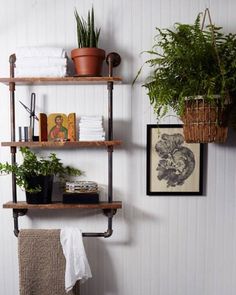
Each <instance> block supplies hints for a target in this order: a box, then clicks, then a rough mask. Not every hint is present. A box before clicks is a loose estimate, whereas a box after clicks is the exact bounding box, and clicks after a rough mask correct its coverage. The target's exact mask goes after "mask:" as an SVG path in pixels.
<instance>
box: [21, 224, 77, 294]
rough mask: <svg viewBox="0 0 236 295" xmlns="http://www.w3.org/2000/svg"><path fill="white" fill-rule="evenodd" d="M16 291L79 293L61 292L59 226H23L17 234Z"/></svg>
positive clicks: (63, 262)
mask: <svg viewBox="0 0 236 295" xmlns="http://www.w3.org/2000/svg"><path fill="white" fill-rule="evenodd" d="M18 257H19V274H20V295H32V294H33V295H42V294H43V295H79V284H78V283H77V284H76V285H75V287H74V288H73V290H71V291H70V292H68V293H66V292H65V265H66V261H65V257H64V255H63V252H62V247H61V243H60V230H45V229H25V230H21V231H20V233H19V236H18Z"/></svg>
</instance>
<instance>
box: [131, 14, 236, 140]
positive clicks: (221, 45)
mask: <svg viewBox="0 0 236 295" xmlns="http://www.w3.org/2000/svg"><path fill="white" fill-rule="evenodd" d="M207 12H208V13H209V11H208V10H206V12H205V13H207ZM209 17H210V15H209ZM221 29H222V28H220V27H216V26H214V25H212V24H211V25H209V26H207V27H206V28H205V29H202V26H201V21H200V14H199V15H198V16H197V18H196V21H195V23H194V24H192V25H191V24H181V23H177V24H175V27H174V29H173V30H171V29H159V28H157V32H158V34H157V36H156V37H155V44H154V46H153V48H152V50H151V51H147V53H149V54H150V55H151V58H150V59H149V60H147V61H146V63H145V64H147V65H148V66H150V69H151V73H150V75H149V76H148V77H147V79H146V81H145V83H144V84H143V86H144V87H145V88H146V89H147V94H148V96H149V98H150V103H151V104H152V106H153V108H154V112H155V113H156V115H157V119H158V120H159V119H160V118H161V117H163V116H165V115H166V114H167V112H168V110H169V109H171V108H172V109H173V110H174V111H175V112H176V114H177V115H178V116H180V117H181V118H182V119H183V121H184V123H185V121H186V120H187V119H189V120H190V121H192V120H193V119H194V118H197V117H196V116H197V114H198V113H200V116H201V118H202V117H204V116H205V117H206V119H207V120H208V121H211V123H212V126H213V125H214V129H215V125H216V124H217V125H218V126H222V128H225V126H224V125H225V114H223V111H224V110H226V109H227V106H228V104H229V102H230V100H232V97H233V95H232V94H233V93H234V92H235V91H236V35H235V34H228V35H224V34H223V33H222V31H221ZM139 74H140V72H139V73H138V75H139ZM138 75H137V76H138ZM136 78H137V77H136ZM195 105H196V108H195V109H194V113H191V114H190V116H189V118H187V117H186V112H187V111H188V112H189V113H190V109H191V108H192V107H193V106H195ZM213 107H216V108H217V109H221V111H220V113H222V114H223V115H222V116H219V114H217V113H209V114H206V113H204V114H201V113H202V112H203V110H204V109H207V108H210V109H212V108H213ZM197 120H198V122H199V118H197ZM201 120H202V119H201ZM201 120H200V121H201ZM213 121H214V122H215V124H213V123H214V122H213ZM187 124H188V122H187ZM203 125H204V123H203V124H202V126H203ZM185 127H186V126H185ZM191 128H193V126H191ZM196 128H197V129H199V125H197V124H196ZM193 129H194V128H193ZM193 131H194V132H195V131H196V130H195V129H194V130H193ZM188 132H190V130H188ZM202 132H203V133H202V139H201V138H197V139H195V138H194V139H193V140H192V139H189V140H188V141H192V142H200V141H201V142H210V141H217V136H218V135H219V134H218V135H217V132H218V131H216V132H215V134H213V136H212V137H211V138H206V137H207V136H206V135H204V133H205V131H202ZM220 132H221V131H220ZM190 133H191V132H190ZM192 133H193V132H192ZM219 136H220V135H219ZM224 137H225V136H224ZM218 139H219V141H221V140H220V138H218ZM224 139H225V138H224Z"/></svg>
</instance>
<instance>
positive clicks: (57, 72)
mask: <svg viewBox="0 0 236 295" xmlns="http://www.w3.org/2000/svg"><path fill="white" fill-rule="evenodd" d="M15 76H16V77H65V76H66V67H64V66H52V67H17V68H16V70H15Z"/></svg>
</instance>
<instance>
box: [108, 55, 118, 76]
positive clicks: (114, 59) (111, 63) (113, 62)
mask: <svg viewBox="0 0 236 295" xmlns="http://www.w3.org/2000/svg"><path fill="white" fill-rule="evenodd" d="M106 63H107V64H108V75H109V77H112V76H113V68H114V67H117V66H118V65H119V64H120V63H121V57H120V55H119V54H118V53H116V52H111V53H109V54H108V55H107V57H106Z"/></svg>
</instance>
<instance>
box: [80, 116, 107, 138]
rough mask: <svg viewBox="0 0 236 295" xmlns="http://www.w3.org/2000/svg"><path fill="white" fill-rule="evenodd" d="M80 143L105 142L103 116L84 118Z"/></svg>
mask: <svg viewBox="0 0 236 295" xmlns="http://www.w3.org/2000/svg"><path fill="white" fill-rule="evenodd" d="M79 140H80V141H97V140H99V141H100V140H101V141H104V140H105V131H104V128H103V118H102V116H82V117H81V119H80V123H79Z"/></svg>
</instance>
